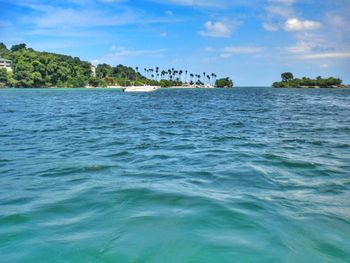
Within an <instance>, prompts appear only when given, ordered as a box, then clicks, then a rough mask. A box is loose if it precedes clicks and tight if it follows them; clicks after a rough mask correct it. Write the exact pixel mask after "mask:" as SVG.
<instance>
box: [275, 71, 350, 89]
mask: <svg viewBox="0 0 350 263" xmlns="http://www.w3.org/2000/svg"><path fill="white" fill-rule="evenodd" d="M281 79H282V81H280V82H275V83H273V84H272V86H273V87H274V88H347V87H348V86H346V85H342V80H341V79H339V78H334V77H329V78H322V77H317V78H316V79H310V78H307V77H303V78H301V79H299V78H295V77H294V75H293V74H292V73H291V72H285V73H282V74H281Z"/></svg>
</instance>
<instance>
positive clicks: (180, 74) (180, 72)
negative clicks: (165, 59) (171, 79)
mask: <svg viewBox="0 0 350 263" xmlns="http://www.w3.org/2000/svg"><path fill="white" fill-rule="evenodd" d="M182 73H183V71H182V70H180V71H179V79H180V80H181V76H182Z"/></svg>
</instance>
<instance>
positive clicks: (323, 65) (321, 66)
mask: <svg viewBox="0 0 350 263" xmlns="http://www.w3.org/2000/svg"><path fill="white" fill-rule="evenodd" d="M320 68H329V65H328V64H322V65H320Z"/></svg>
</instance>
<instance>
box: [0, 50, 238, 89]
mask: <svg viewBox="0 0 350 263" xmlns="http://www.w3.org/2000/svg"><path fill="white" fill-rule="evenodd" d="M0 57H2V58H5V59H9V60H11V61H12V69H13V72H9V71H7V70H6V69H0V85H1V86H9V87H85V86H93V87H106V86H131V85H136V86H140V85H153V86H161V87H174V86H175V87H176V86H184V85H185V86H189V85H191V86H214V83H216V85H217V86H218V87H232V86H233V83H232V81H231V80H230V79H228V78H225V79H220V80H216V78H217V75H216V74H214V73H211V74H207V73H206V72H203V74H193V73H189V72H188V71H187V70H185V71H184V70H176V69H174V68H172V69H167V70H160V69H159V67H156V68H155V69H147V68H144V69H143V74H141V73H140V70H139V68H138V67H136V68H135V69H133V68H131V67H126V66H123V65H117V66H115V67H112V66H110V65H107V64H100V65H97V67H96V74H95V76H93V72H92V68H91V66H92V65H91V64H90V63H89V62H87V61H81V60H80V59H79V58H77V57H71V56H65V55H60V54H54V53H48V52H38V51H35V50H33V49H32V48H28V47H27V46H26V44H18V45H14V46H12V47H11V49H8V48H7V47H6V46H5V45H4V44H3V43H0Z"/></svg>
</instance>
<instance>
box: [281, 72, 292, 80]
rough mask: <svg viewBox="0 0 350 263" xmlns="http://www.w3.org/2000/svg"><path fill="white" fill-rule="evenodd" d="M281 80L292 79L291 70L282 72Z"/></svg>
mask: <svg viewBox="0 0 350 263" xmlns="http://www.w3.org/2000/svg"><path fill="white" fill-rule="evenodd" d="M281 78H282V81H288V80H291V79H294V75H293V74H292V73H291V72H284V73H282V74H281Z"/></svg>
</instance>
